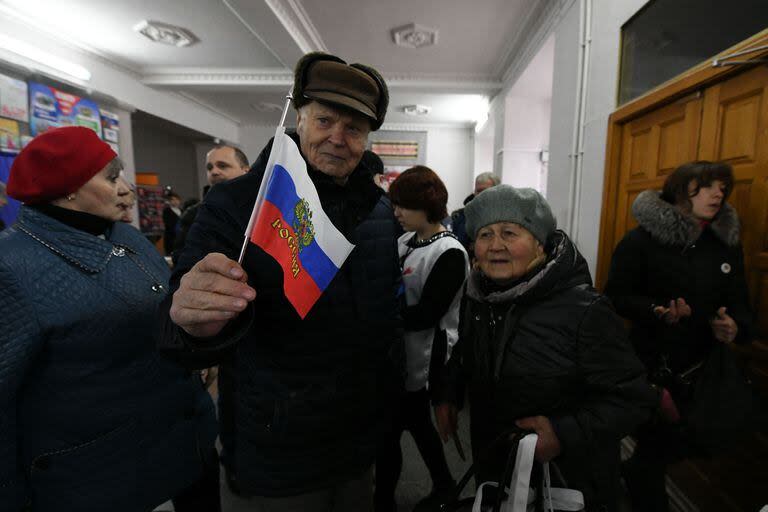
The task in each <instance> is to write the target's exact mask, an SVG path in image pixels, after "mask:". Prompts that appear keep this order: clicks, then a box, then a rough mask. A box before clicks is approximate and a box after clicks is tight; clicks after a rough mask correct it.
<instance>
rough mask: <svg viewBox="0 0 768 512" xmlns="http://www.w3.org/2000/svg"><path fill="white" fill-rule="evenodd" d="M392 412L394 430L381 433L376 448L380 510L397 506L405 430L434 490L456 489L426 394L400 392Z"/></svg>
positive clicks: (377, 497) (377, 493)
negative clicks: (421, 460)
mask: <svg viewBox="0 0 768 512" xmlns="http://www.w3.org/2000/svg"><path fill="white" fill-rule="evenodd" d="M391 412H392V418H391V421H392V423H391V428H389V429H384V431H382V433H381V438H380V441H379V443H378V446H377V457H376V491H375V503H376V507H377V510H392V506H393V505H394V499H395V488H396V487H397V481H398V480H399V479H400V470H401V469H402V465H403V454H402V452H401V451H400V437H401V436H402V434H403V431H404V430H408V431H409V432H410V433H411V435H413V439H414V440H415V441H416V447H417V448H418V449H419V453H420V454H421V458H422V459H423V460H424V463H425V464H426V466H427V469H428V470H429V476H430V477H431V478H432V485H433V487H434V488H435V489H438V490H446V489H450V488H452V487H453V485H454V482H453V477H451V472H450V470H449V469H448V463H447V462H446V460H445V453H443V444H442V442H441V441H440V436H439V435H438V434H437V430H435V426H434V425H433V424H432V416H431V412H430V405H429V394H428V393H427V390H426V389H421V390H419V391H413V392H406V391H400V392H399V400H395V401H394V403H393V405H392V411H391ZM385 421H386V420H385ZM387 430H388V431H387Z"/></svg>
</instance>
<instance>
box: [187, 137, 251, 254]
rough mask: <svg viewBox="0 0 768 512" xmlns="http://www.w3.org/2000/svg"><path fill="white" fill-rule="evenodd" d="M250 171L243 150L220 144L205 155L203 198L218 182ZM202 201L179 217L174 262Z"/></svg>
mask: <svg viewBox="0 0 768 512" xmlns="http://www.w3.org/2000/svg"><path fill="white" fill-rule="evenodd" d="M247 172H248V157H247V156H246V155H245V153H243V150H241V149H240V148H236V147H235V146H230V145H227V144H219V145H218V146H215V147H214V148H213V149H211V150H210V151H209V152H208V153H207V154H206V155H205V174H206V177H207V179H208V186H207V187H205V188H204V189H203V198H205V195H206V194H207V193H208V190H209V189H210V188H211V187H212V186H214V185H216V184H218V183H224V182H227V181H229V180H232V179H235V178H238V177H240V176H242V175H243V174H245V173H247ZM198 208H200V203H197V204H194V205H192V206H190V207H189V208H187V209H185V210H184V211H183V212H182V214H181V218H180V219H179V234H178V235H177V236H176V244H175V246H174V248H173V264H174V265H175V264H176V263H177V262H178V261H179V255H180V254H181V251H182V250H183V249H184V244H185V243H186V242H187V234H189V229H190V228H191V227H192V224H194V223H195V219H196V218H197V210H198Z"/></svg>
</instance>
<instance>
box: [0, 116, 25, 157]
mask: <svg viewBox="0 0 768 512" xmlns="http://www.w3.org/2000/svg"><path fill="white" fill-rule="evenodd" d="M19 151H21V139H20V137H19V123H18V121H14V120H12V119H0V152H3V153H18V152H19Z"/></svg>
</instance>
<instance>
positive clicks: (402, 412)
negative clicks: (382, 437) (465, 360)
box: [376, 166, 469, 512]
mask: <svg viewBox="0 0 768 512" xmlns="http://www.w3.org/2000/svg"><path fill="white" fill-rule="evenodd" d="M389 194H390V198H391V200H392V204H393V206H394V208H395V217H396V218H397V220H398V221H399V222H400V225H401V226H402V227H403V229H404V230H405V231H406V233H405V234H404V235H402V236H401V237H400V238H399V239H398V252H399V254H400V267H401V269H402V273H403V286H404V289H405V307H404V309H403V310H402V316H403V324H404V327H405V331H406V332H405V363H406V372H405V383H404V385H403V384H402V383H400V384H399V385H395V384H393V386H396V388H397V389H396V390H395V394H396V395H397V397H396V399H395V400H393V402H394V411H393V412H394V414H393V417H392V418H393V423H392V425H391V432H390V433H389V434H390V435H389V436H387V442H386V443H385V446H384V447H383V453H382V454H381V457H379V459H378V460H377V464H376V508H377V512H381V511H386V512H392V510H394V509H395V504H394V494H395V486H396V485H397V480H398V478H399V477H400V468H401V465H402V454H401V453H400V436H401V435H402V433H403V430H408V431H410V432H411V434H412V435H413V438H414V440H415V441H416V446H417V447H418V449H419V452H420V453H421V456H422V458H423V459H424V462H425V464H426V466H427V469H429V474H430V476H431V478H432V487H433V489H432V493H431V494H430V495H429V496H427V497H426V498H425V499H424V500H422V501H421V502H420V503H419V504H418V505H417V507H416V510H420V509H422V508H428V507H430V506H431V505H433V504H435V503H437V502H439V501H441V500H442V499H443V498H444V497H445V496H447V495H448V494H450V492H451V491H452V490H453V487H454V481H453V478H452V477H451V473H450V470H449V469H448V464H447V462H446V460H445V454H444V453H443V447H442V445H441V443H440V438H439V437H438V435H437V431H436V430H435V427H434V425H433V424H432V418H431V412H430V406H429V403H430V396H429V391H428V389H429V388H430V382H431V381H433V379H434V378H435V377H436V376H438V375H439V374H440V372H441V371H442V368H443V366H444V365H445V362H446V361H447V359H448V357H449V356H450V353H451V348H452V347H453V346H454V344H455V343H456V340H457V338H458V324H459V300H460V295H461V289H462V286H463V285H464V280H465V278H466V275H467V272H468V267H469V264H468V258H467V253H466V251H465V250H464V247H463V246H462V245H461V242H459V241H458V239H457V238H456V237H455V236H454V235H453V233H451V232H450V231H448V230H446V228H445V227H444V226H443V225H442V224H441V223H440V221H441V220H442V219H444V218H445V217H446V216H447V215H448V214H447V211H446V203H447V201H448V191H447V190H446V189H445V185H444V184H443V182H442V180H440V177H439V176H438V175H437V174H436V173H435V172H434V171H433V170H432V169H429V168H428V167H424V166H416V167H412V168H411V169H408V170H407V171H405V172H403V173H402V174H401V175H400V176H398V178H397V179H396V180H395V181H394V182H393V183H392V185H391V187H390V189H389Z"/></svg>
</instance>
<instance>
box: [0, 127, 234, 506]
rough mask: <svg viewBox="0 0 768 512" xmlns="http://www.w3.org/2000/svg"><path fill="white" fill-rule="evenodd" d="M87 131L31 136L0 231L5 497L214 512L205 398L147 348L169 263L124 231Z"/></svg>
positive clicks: (102, 155) (119, 205)
mask: <svg viewBox="0 0 768 512" xmlns="http://www.w3.org/2000/svg"><path fill="white" fill-rule="evenodd" d="M121 170H122V165H121V163H120V160H119V159H118V158H117V157H116V155H115V153H114V151H112V149H111V148H110V147H109V145H107V144H106V143H104V142H102V141H101V140H100V139H99V137H98V136H97V135H96V134H95V133H94V132H93V131H92V130H90V129H87V128H83V127H66V128H58V129H54V130H51V131H49V132H46V133H44V134H42V135H40V136H38V137H36V138H35V139H34V140H32V142H30V143H29V144H28V145H27V147H25V148H24V150H23V151H22V152H21V153H20V154H19V155H18V157H17V158H16V160H15V161H14V163H13V166H12V168H11V174H10V178H9V181H8V187H7V190H8V195H9V196H10V197H13V198H15V199H17V200H19V201H22V202H23V203H24V204H23V206H22V207H21V210H20V212H19V218H18V221H17V222H16V224H15V225H14V226H12V227H10V228H8V229H6V230H5V231H3V232H2V233H1V234H0V311H3V317H4V324H3V328H2V329H0V503H2V504H3V505H2V507H3V510H9V511H20V510H22V509H24V510H31V511H34V512H47V511H60V510H77V511H80V512H82V511H97V510H98V511H104V510H110V511H125V512H135V511H146V510H152V509H153V508H154V507H156V506H157V505H159V504H161V503H163V502H164V501H166V500H168V499H172V498H173V499H174V503H175V505H176V507H175V508H176V510H177V511H185V510H206V511H208V510H214V511H216V510H220V508H219V496H218V463H217V461H216V456H215V453H216V452H215V450H214V439H215V437H216V424H215V415H214V409H213V403H212V401H211V399H210V397H209V396H208V394H207V393H206V392H205V390H204V389H203V387H202V385H201V383H200V379H199V378H198V377H197V376H196V375H192V374H191V373H189V372H186V371H184V370H182V369H181V368H179V367H177V366H175V365H174V364H172V363H170V362H167V361H165V360H163V359H162V358H161V357H159V355H158V353H157V352H156V351H155V336H154V332H153V331H154V329H153V316H154V312H155V308H156V306H157V304H158V303H159V302H160V301H161V300H162V298H163V297H164V296H165V293H166V288H167V282H168V277H169V276H168V274H169V272H168V267H167V265H166V264H165V261H164V260H163V258H162V257H161V256H160V255H159V254H158V253H157V251H155V249H154V247H153V246H152V245H151V244H150V243H149V242H148V241H147V240H146V239H145V238H144V237H143V236H142V235H141V234H140V233H139V232H138V231H137V230H136V229H135V228H133V227H132V226H130V225H128V224H125V223H123V222H119V220H120V219H121V217H122V216H123V214H124V213H125V210H126V208H127V206H128V205H127V204H126V203H125V202H124V201H125V198H126V197H127V195H126V190H125V188H126V184H125V181H124V180H122V179H121V178H120V174H121Z"/></svg>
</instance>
